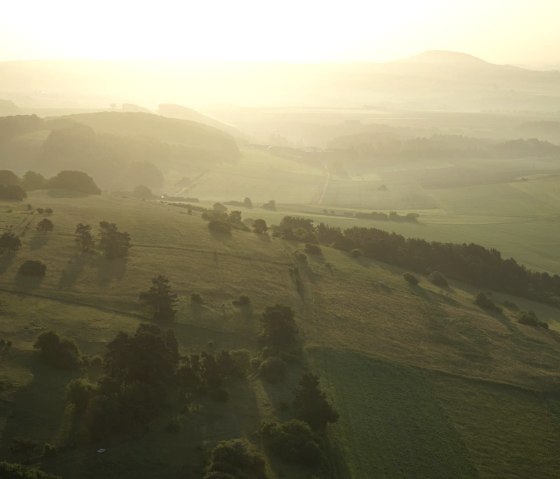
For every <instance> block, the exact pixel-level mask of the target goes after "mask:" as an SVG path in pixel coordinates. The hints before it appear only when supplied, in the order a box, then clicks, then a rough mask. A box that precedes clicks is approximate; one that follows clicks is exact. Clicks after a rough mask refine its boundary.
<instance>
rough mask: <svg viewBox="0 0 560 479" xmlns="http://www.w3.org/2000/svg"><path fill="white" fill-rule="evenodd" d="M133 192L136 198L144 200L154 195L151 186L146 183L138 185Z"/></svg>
mask: <svg viewBox="0 0 560 479" xmlns="http://www.w3.org/2000/svg"><path fill="white" fill-rule="evenodd" d="M132 194H133V195H134V196H135V197H136V198H140V199H142V200H149V199H151V198H153V197H154V194H153V193H152V190H150V188H148V187H147V186H145V185H138V186H137V187H136V188H134V191H133V192H132Z"/></svg>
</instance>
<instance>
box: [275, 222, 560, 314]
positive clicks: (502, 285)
mask: <svg viewBox="0 0 560 479" xmlns="http://www.w3.org/2000/svg"><path fill="white" fill-rule="evenodd" d="M276 234H277V235H279V236H282V237H284V238H286V239H291V240H296V241H304V242H308V243H317V242H319V243H321V244H325V245H330V246H334V247H335V248H337V249H339V250H342V251H348V252H351V251H354V250H359V251H360V253H361V254H363V255H364V256H366V257H369V258H373V259H376V260H379V261H384V262H386V263H390V264H394V265H397V266H400V267H402V268H406V269H409V270H412V271H415V272H417V273H420V274H429V273H431V272H432V271H436V270H437V271H440V272H441V273H443V274H445V275H446V276H447V277H449V278H453V279H456V280H459V281H463V282H465V283H468V284H472V285H474V286H476V287H478V288H481V289H485V288H486V289H492V290H495V291H501V292H504V293H508V294H513V295H516V296H523V297H526V298H529V299H533V300H536V301H542V302H546V303H550V304H554V305H556V306H560V276H558V275H550V274H548V273H541V272H536V271H531V270H528V269H527V268H525V267H524V266H523V265H520V264H518V263H517V262H516V261H515V260H514V259H513V258H508V259H504V258H503V257H502V255H501V253H500V252H499V251H497V250H495V249H488V248H485V247H483V246H480V245H477V244H474V243H470V244H466V243H463V244H456V243H440V242H437V241H432V242H428V241H426V240H423V239H419V238H405V237H404V236H402V235H399V234H396V233H388V232H386V231H382V230H379V229H377V228H365V227H353V228H349V229H345V230H342V229H341V228H338V227H332V226H329V225H326V224H324V223H321V224H319V225H318V226H315V225H314V224H313V221H312V220H310V219H306V218H296V217H285V218H284V219H283V220H282V222H281V223H280V225H279V226H278V227H277V229H276Z"/></svg>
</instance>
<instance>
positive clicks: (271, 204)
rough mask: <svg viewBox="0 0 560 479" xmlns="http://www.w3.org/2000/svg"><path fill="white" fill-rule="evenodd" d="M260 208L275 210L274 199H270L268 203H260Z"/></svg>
mask: <svg viewBox="0 0 560 479" xmlns="http://www.w3.org/2000/svg"><path fill="white" fill-rule="evenodd" d="M262 208H263V209H265V210H270V211H276V201H274V200H270V201H269V202H268V203H265V204H264V205H262Z"/></svg>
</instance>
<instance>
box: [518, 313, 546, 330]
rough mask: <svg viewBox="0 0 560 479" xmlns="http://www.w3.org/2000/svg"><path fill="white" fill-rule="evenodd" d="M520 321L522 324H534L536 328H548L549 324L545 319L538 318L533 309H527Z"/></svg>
mask: <svg viewBox="0 0 560 479" xmlns="http://www.w3.org/2000/svg"><path fill="white" fill-rule="evenodd" d="M518 321H519V322H520V323H521V324H525V325H527V326H532V327H534V328H544V329H548V324H547V323H546V322H544V321H541V320H540V319H539V318H537V315H536V314H535V313H534V312H533V311H527V312H524V313H522V314H521V317H520V318H519V320H518Z"/></svg>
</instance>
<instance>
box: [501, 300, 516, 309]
mask: <svg viewBox="0 0 560 479" xmlns="http://www.w3.org/2000/svg"><path fill="white" fill-rule="evenodd" d="M503 305H504V306H505V307H506V308H507V309H509V310H511V311H519V306H517V304H515V303H514V302H513V301H508V300H507V299H506V300H505V301H504V302H503Z"/></svg>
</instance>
